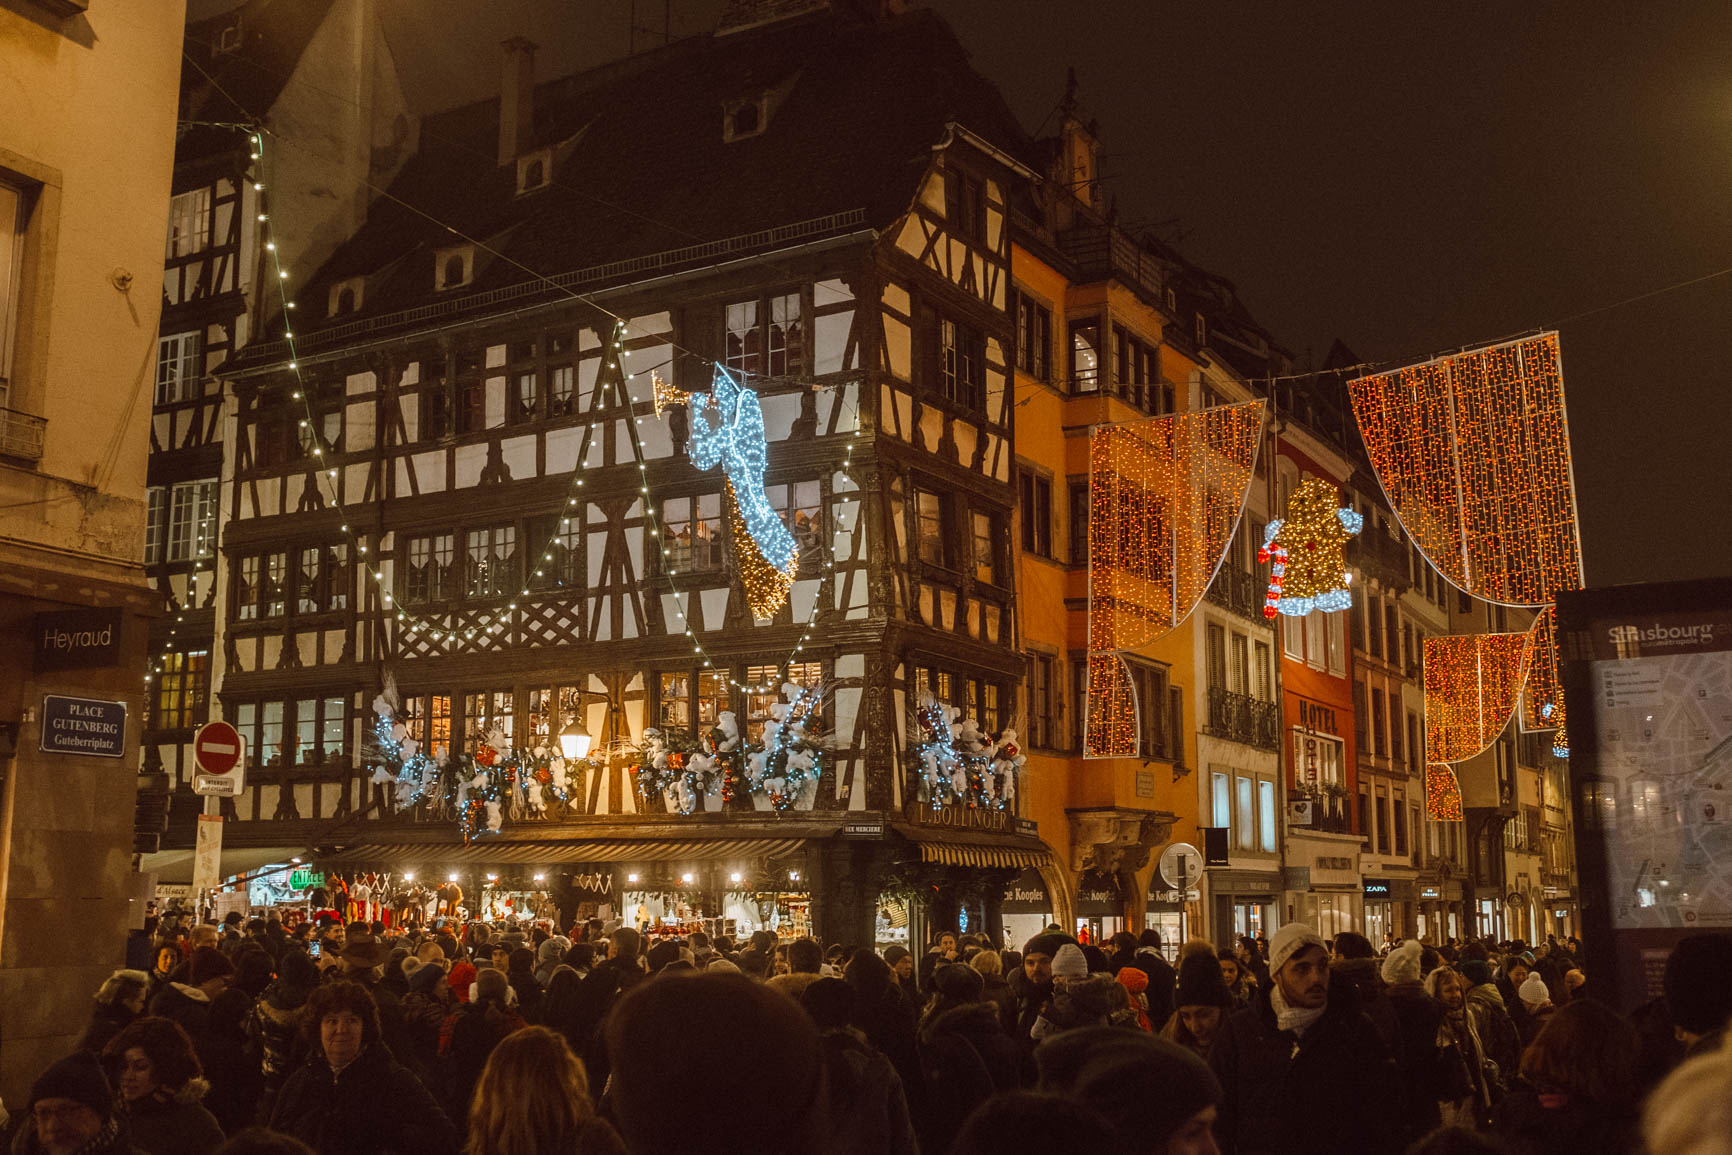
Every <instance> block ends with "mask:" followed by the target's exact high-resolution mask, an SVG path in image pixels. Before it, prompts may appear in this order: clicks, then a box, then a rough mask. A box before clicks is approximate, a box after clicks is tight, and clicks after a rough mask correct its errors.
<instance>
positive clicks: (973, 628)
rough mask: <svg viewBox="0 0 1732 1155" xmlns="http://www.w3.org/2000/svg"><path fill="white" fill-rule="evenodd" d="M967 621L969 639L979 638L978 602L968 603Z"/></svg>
mask: <svg viewBox="0 0 1732 1155" xmlns="http://www.w3.org/2000/svg"><path fill="white" fill-rule="evenodd" d="M967 621H968V636H969V637H971V638H978V637H979V636H980V603H979V602H969V603H968V614H967Z"/></svg>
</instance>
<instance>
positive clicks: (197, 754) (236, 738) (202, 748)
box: [192, 722, 241, 774]
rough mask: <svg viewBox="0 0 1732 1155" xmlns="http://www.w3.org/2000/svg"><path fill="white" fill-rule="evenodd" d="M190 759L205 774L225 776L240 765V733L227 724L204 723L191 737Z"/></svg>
mask: <svg viewBox="0 0 1732 1155" xmlns="http://www.w3.org/2000/svg"><path fill="white" fill-rule="evenodd" d="M192 757H193V761H194V762H197V763H198V768H199V769H200V770H203V771H204V772H205V773H206V774H227V773H228V772H229V771H231V770H233V769H234V768H235V767H236V766H238V765H240V761H241V735H240V731H238V730H236V729H235V728H234V727H233V726H231V725H229V724H228V723H227V722H206V723H205V724H204V725H202V726H200V727H199V728H198V733H197V734H194V735H193V739H192Z"/></svg>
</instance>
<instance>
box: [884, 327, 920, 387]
mask: <svg viewBox="0 0 1732 1155" xmlns="http://www.w3.org/2000/svg"><path fill="white" fill-rule="evenodd" d="M884 357H885V360H886V362H887V364H886V365H885V366H884V368H885V369H886V370H887V371H888V372H889V373H890V375H891V376H892V377H895V378H896V379H897V380H898V381H912V380H913V379H914V376H913V372H914V370H913V363H914V346H913V338H912V337H911V335H910V332H909V328H908V322H906V321H903V320H901V319H899V318H897V317H893V316H891V315H890V314H888V313H886V314H884Z"/></svg>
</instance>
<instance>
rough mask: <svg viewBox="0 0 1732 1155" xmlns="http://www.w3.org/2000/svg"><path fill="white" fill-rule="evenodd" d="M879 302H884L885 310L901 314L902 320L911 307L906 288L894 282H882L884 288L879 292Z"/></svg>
mask: <svg viewBox="0 0 1732 1155" xmlns="http://www.w3.org/2000/svg"><path fill="white" fill-rule="evenodd" d="M879 300H881V301H883V302H884V307H885V308H886V309H891V310H894V311H895V312H897V313H900V314H902V316H903V317H904V318H906V317H907V316H908V315H909V310H910V308H911V307H912V302H911V301H910V299H909V296H908V290H907V288H905V287H904V286H903V285H901V284H899V283H897V282H896V281H885V282H884V287H883V289H882V290H880V292H879Z"/></svg>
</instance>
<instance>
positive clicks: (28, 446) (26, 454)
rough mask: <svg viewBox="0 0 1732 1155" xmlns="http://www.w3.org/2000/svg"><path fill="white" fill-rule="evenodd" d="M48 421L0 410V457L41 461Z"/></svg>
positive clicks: (14, 411) (30, 415)
mask: <svg viewBox="0 0 1732 1155" xmlns="http://www.w3.org/2000/svg"><path fill="white" fill-rule="evenodd" d="M47 433H48V420H47V418H44V417H37V416H35V415H34V414H30V413H20V412H19V411H18V410H16V409H3V408H0V457H10V458H13V459H15V460H18V461H41V460H42V444H43V440H44V438H45V437H46V436H47Z"/></svg>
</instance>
